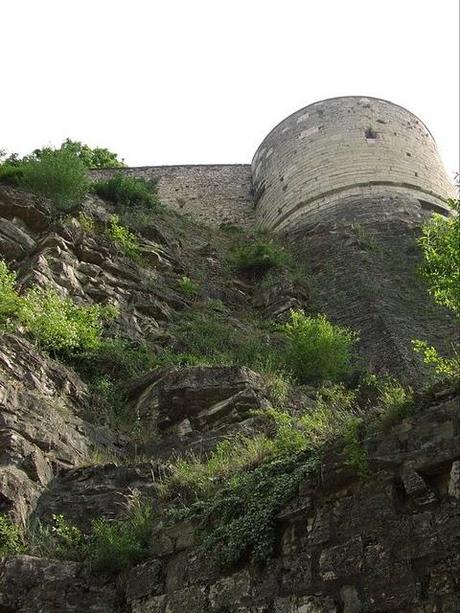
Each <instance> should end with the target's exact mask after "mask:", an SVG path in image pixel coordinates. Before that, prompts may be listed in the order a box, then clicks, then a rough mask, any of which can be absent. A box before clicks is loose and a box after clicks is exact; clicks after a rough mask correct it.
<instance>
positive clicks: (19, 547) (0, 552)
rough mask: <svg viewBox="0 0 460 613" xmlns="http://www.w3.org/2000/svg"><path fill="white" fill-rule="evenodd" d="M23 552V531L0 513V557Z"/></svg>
mask: <svg viewBox="0 0 460 613" xmlns="http://www.w3.org/2000/svg"><path fill="white" fill-rule="evenodd" d="M24 552H25V546H24V541H23V533H22V530H21V528H20V526H18V525H17V524H15V523H14V522H13V521H11V519H10V518H9V517H7V516H6V515H0V558H2V557H6V556H12V555H19V554H21V553H24Z"/></svg>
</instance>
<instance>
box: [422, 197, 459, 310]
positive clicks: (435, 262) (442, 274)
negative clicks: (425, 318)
mask: <svg viewBox="0 0 460 613" xmlns="http://www.w3.org/2000/svg"><path fill="white" fill-rule="evenodd" d="M449 204H450V206H451V207H452V208H453V209H454V210H455V211H456V214H454V215H452V216H451V217H448V218H446V217H444V216H442V215H438V214H435V215H433V216H432V218H431V219H430V220H429V221H428V222H427V223H426V224H424V226H423V228H422V235H421V236H420V238H419V245H420V246H421V248H422V253H423V259H424V261H423V266H422V273H423V276H424V277H425V279H426V281H427V282H428V284H429V289H428V291H429V292H430V294H431V295H432V296H434V299H435V300H436V302H438V303H439V304H442V305H444V306H446V307H447V308H449V309H451V310H452V311H453V312H454V313H455V315H456V316H457V317H460V214H459V213H460V200H450V201H449Z"/></svg>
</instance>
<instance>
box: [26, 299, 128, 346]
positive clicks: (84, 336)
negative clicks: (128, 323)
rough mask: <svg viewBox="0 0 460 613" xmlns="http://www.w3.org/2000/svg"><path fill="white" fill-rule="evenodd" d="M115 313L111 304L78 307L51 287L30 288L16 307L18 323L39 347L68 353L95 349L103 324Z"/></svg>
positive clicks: (99, 339) (98, 344)
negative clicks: (17, 307) (17, 308)
mask: <svg viewBox="0 0 460 613" xmlns="http://www.w3.org/2000/svg"><path fill="white" fill-rule="evenodd" d="M115 315H116V310H115V308H114V307H112V306H111V305H100V304H93V305H91V306H79V305H77V304H75V303H74V302H73V301H72V300H71V299H70V298H63V297H61V296H60V295H59V294H58V293H57V292H56V291H54V290H52V289H41V288H32V289H30V290H29V291H28V292H27V293H26V294H25V296H24V298H23V299H22V301H21V305H20V308H19V310H18V318H19V320H20V322H21V323H22V324H23V325H24V326H25V328H26V329H27V331H28V332H29V333H30V334H31V335H32V336H33V337H34V338H35V340H36V341H37V342H38V344H39V345H40V346H42V347H43V348H45V349H47V350H48V351H51V352H57V353H67V354H71V353H73V352H78V351H94V350H96V349H98V348H99V347H100V345H101V337H102V329H103V323H104V321H105V320H107V319H110V318H113V317H114V316H115Z"/></svg>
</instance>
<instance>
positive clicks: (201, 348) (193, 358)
mask: <svg viewBox="0 0 460 613" xmlns="http://www.w3.org/2000/svg"><path fill="white" fill-rule="evenodd" d="M172 333H173V335H174V337H175V338H176V341H177V342H176V344H177V346H176V350H177V353H179V354H181V355H182V356H187V359H188V363H196V364H198V363H202V364H203V363H205V364H241V365H242V366H248V367H250V368H254V369H255V370H258V369H259V370H267V369H268V368H269V367H270V368H271V364H273V365H275V364H276V365H277V364H278V361H277V356H276V354H275V351H274V349H273V348H272V347H271V346H270V343H269V341H268V339H267V335H266V334H263V333H262V332H261V331H260V330H258V329H257V328H255V327H253V326H251V328H249V327H246V326H244V327H243V326H241V325H240V324H239V322H237V321H232V320H230V319H229V318H228V317H225V316H224V315H223V314H220V313H216V312H206V313H203V312H193V313H189V314H186V315H183V316H181V319H180V321H179V322H177V323H176V325H175V326H174V329H173V330H172ZM168 355H169V356H171V355H172V354H171V353H170V352H168Z"/></svg>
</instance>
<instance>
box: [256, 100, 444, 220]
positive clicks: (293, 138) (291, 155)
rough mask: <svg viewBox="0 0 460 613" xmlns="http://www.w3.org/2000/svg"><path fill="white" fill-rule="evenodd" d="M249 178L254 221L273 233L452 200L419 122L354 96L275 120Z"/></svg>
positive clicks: (401, 111) (387, 104)
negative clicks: (331, 220)
mask: <svg viewBox="0 0 460 613" xmlns="http://www.w3.org/2000/svg"><path fill="white" fill-rule="evenodd" d="M252 178H253V187H254V194H255V201H256V222H257V224H258V226H259V227H261V228H263V229H267V230H270V231H273V232H283V231H289V230H290V229H294V228H298V227H299V225H310V224H315V223H317V222H319V221H325V220H327V219H332V218H337V217H339V218H347V217H348V218H349V219H350V220H351V219H353V220H354V221H355V222H356V221H359V219H361V218H363V219H364V218H365V219H366V220H368V219H369V218H370V217H374V216H376V217H386V218H388V217H391V216H393V215H398V213H400V212H401V210H402V209H407V208H409V209H412V211H413V212H415V211H416V210H417V208H418V209H420V208H422V209H428V210H437V211H439V212H447V208H446V204H445V203H446V200H447V198H449V197H451V196H453V187H452V184H451V182H450V181H449V179H448V177H447V174H446V172H445V170H444V167H443V165H442V162H441V160H440V157H439V154H438V151H437V148H436V143H435V141H434V139H433V137H432V135H431V133H430V131H429V130H428V128H427V127H426V126H425V124H424V123H423V122H422V121H421V120H420V119H418V118H417V117H416V116H415V115H413V114H412V113H410V112H409V111H407V110H406V109H404V108H403V107H401V106H399V105H397V104H393V103H391V102H387V101H386V100H380V99H378V98H367V97H360V96H347V97H340V98H331V99H330V100H324V101H321V102H316V103H315V104H311V105H310V106H307V107H305V108H303V109H301V110H299V111H297V112H296V113H293V114H292V115H291V116H289V117H287V118H286V119H284V120H283V121H281V123H279V124H278V125H277V126H276V127H275V128H274V129H273V130H272V131H271V132H270V134H269V135H268V136H267V137H266V138H265V140H264V141H263V142H262V144H261V145H260V147H259V148H258V150H257V152H256V154H255V156H254V158H253V161H252ZM382 198H383V199H385V204H384V205H383V204H382Z"/></svg>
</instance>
